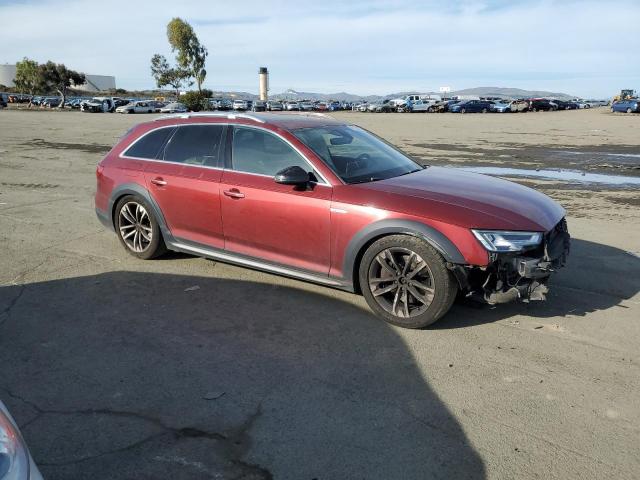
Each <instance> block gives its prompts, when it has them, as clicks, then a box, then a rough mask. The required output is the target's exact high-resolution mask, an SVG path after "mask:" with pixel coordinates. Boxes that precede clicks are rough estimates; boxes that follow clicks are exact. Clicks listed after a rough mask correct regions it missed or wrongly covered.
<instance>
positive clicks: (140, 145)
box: [124, 127, 175, 160]
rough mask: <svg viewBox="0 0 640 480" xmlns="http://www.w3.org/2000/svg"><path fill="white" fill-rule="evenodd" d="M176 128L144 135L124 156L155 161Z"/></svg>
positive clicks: (166, 128) (161, 129) (163, 129)
mask: <svg viewBox="0 0 640 480" xmlns="http://www.w3.org/2000/svg"><path fill="white" fill-rule="evenodd" d="M174 130H175V127H165V128H159V129H157V130H153V131H152V132H149V133H147V134H146V135H143V136H142V137H140V138H139V139H138V141H136V142H135V143H134V144H133V145H131V146H130V147H129V148H128V149H127V150H126V152H124V155H125V156H126V157H136V158H148V159H150V160H155V159H156V158H158V154H159V153H160V150H161V149H162V147H163V145H164V144H165V142H166V141H167V139H168V138H169V137H170V136H171V134H172V133H173V131H174Z"/></svg>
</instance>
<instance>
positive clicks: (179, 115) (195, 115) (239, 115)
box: [154, 112, 265, 123]
mask: <svg viewBox="0 0 640 480" xmlns="http://www.w3.org/2000/svg"><path fill="white" fill-rule="evenodd" d="M198 117H219V118H228V119H230V120H232V119H234V118H246V119H247V120H253V121H254V122H258V123H265V121H264V120H262V119H261V118H259V117H256V116H255V115H250V114H248V113H240V112H238V113H222V112H198V113H195V112H190V113H172V114H169V115H161V116H160V117H158V118H154V121H159V120H170V119H172V118H198Z"/></svg>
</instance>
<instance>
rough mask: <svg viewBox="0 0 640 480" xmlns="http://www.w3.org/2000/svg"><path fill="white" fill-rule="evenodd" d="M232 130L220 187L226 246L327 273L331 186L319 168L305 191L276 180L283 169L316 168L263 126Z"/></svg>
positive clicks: (293, 265)
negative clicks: (227, 158) (230, 154)
mask: <svg viewBox="0 0 640 480" xmlns="http://www.w3.org/2000/svg"><path fill="white" fill-rule="evenodd" d="M232 133H233V138H232V140H231V142H230V143H231V144H232V156H231V158H230V159H229V161H230V164H229V165H228V168H227V169H225V171H224V174H223V177H222V182H221V187H220V189H221V196H220V201H221V204H222V221H223V225H224V238H225V248H226V250H228V251H231V252H235V253H239V254H242V255H246V256H250V257H255V258H259V259H264V260H268V261H270V262H275V263H279V264H283V265H287V266H290V267H294V268H299V269H305V270H311V271H314V272H316V273H320V274H324V275H328V273H329V260H330V259H329V244H330V213H329V208H330V204H331V195H332V191H333V188H332V187H331V185H329V184H328V183H326V182H324V181H323V180H322V179H321V177H320V175H319V174H318V173H317V172H315V173H314V175H316V177H317V179H318V182H317V183H312V184H311V185H309V188H307V189H304V188H299V187H295V186H292V185H281V184H278V183H276V182H275V181H274V179H273V177H274V175H275V174H276V173H277V172H278V171H280V170H282V169H283V168H286V167H290V166H295V165H298V166H300V167H302V168H303V169H304V170H305V171H307V172H314V168H313V166H312V165H311V164H310V163H309V162H308V161H307V160H306V159H305V158H304V157H303V156H302V155H301V154H300V153H299V152H298V151H297V150H295V149H294V148H293V147H292V146H291V144H289V143H288V142H286V141H285V140H284V139H282V138H281V137H280V136H277V135H276V134H274V133H271V132H269V131H267V130H264V129H261V128H255V127H248V126H235V127H234V128H233V132H232Z"/></svg>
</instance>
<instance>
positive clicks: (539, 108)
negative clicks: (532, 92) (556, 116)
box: [529, 98, 558, 112]
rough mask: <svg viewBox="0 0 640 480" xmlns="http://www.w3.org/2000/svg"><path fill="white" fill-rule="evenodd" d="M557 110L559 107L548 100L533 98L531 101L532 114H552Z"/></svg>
mask: <svg viewBox="0 0 640 480" xmlns="http://www.w3.org/2000/svg"><path fill="white" fill-rule="evenodd" d="M557 109H558V106H557V105H556V104H555V103H553V102H552V101H551V100H548V99H546V98H532V99H531V100H530V101H529V110H531V111H532V112H551V111H554V110H557Z"/></svg>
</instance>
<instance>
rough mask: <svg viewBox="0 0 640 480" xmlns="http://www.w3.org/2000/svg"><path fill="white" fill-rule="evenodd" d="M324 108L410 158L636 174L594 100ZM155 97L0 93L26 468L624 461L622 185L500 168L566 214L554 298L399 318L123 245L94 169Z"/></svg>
mask: <svg viewBox="0 0 640 480" xmlns="http://www.w3.org/2000/svg"><path fill="white" fill-rule="evenodd" d="M336 116H338V117H340V118H345V119H348V120H349V121H352V122H354V123H356V124H359V125H361V126H363V127H365V128H368V129H370V130H372V131H374V132H375V133H377V134H379V135H381V136H383V137H384V138H386V139H388V140H389V141H391V142H392V143H395V144H397V145H399V146H400V147H401V148H403V149H405V150H407V151H408V152H410V153H411V154H412V155H415V156H417V157H418V158H420V159H421V160H422V161H424V162H425V163H431V164H439V165H454V166H460V165H466V166H469V165H474V166H477V165H491V166H503V165H504V166H511V167H521V168H534V169H535V168H546V167H552V168H571V169H576V168H577V169H584V170H585V171H595V172H598V173H605V174H606V173H612V174H616V175H627V176H631V177H636V176H640V169H638V166H639V164H640V159H639V158H638V157H637V156H636V155H638V154H640V136H638V134H637V132H638V127H639V126H640V116H632V115H624V114H623V115H619V114H611V113H610V112H609V111H608V110H606V109H593V110H591V111H589V110H586V111H569V112H552V113H535V114H514V115H509V114H505V115H500V114H487V115H480V114H478V115H455V114H442V115H439V114H424V115H420V114H414V115H412V114H366V113H352V112H343V113H338V114H336ZM152 117H153V116H136V115H127V116H120V115H115V114H82V113H79V112H41V111H36V112H33V111H9V110H4V111H0V246H1V247H2V248H0V365H2V368H0V398H1V399H2V400H3V401H4V402H5V403H6V404H7V406H8V407H9V409H10V410H11V411H12V413H13V415H14V416H15V418H16V420H17V421H18V423H19V424H20V426H21V428H22V431H23V434H24V437H25V440H26V442H27V443H28V444H29V446H30V448H31V451H32V454H33V456H34V458H35V460H36V462H37V463H38V464H39V465H40V466H41V470H42V471H43V473H44V475H45V478H47V479H87V478H92V479H114V480H115V479H119V480H121V479H137V480H138V479H158V478H175V479H183V478H184V479H187V478H188V479H200V478H237V479H240V478H242V479H266V478H277V479H307V480H311V479H319V480H320V479H323V480H324V479H347V478H349V479H356V478H361V479H385V480H388V479H396V478H415V479H417V478H442V479H458V478H495V479H512V478H545V479H569V478H572V479H573V478H575V479H585V478H616V479H635V478H638V472H640V442H639V441H638V438H639V433H640V404H639V403H638V401H637V399H638V397H639V396H640V381H639V378H640V376H639V373H640V368H639V364H640V357H639V356H638V345H639V343H640V323H639V322H638V319H639V318H640V294H639V291H640V209H639V208H638V206H639V205H640V189H638V188H635V189H634V188H630V187H606V186H602V185H600V186H590V185H585V184H563V183H560V182H557V181H548V180H545V181H536V180H532V179H521V180H518V181H520V182H522V183H525V184H527V185H531V186H533V187H534V188H538V189H541V190H542V191H544V192H545V193H547V194H548V195H550V196H552V197H553V198H555V199H556V200H558V201H559V202H561V203H562V204H563V205H564V206H565V208H566V209H567V211H568V223H569V229H570V231H571V234H572V237H573V244H572V252H571V257H570V262H569V266H568V267H567V268H565V269H564V270H562V271H561V272H559V273H558V274H557V276H556V277H555V278H554V280H553V283H552V285H551V294H550V298H549V300H548V301H547V302H545V303H532V304H528V305H526V304H509V305H502V306H498V307H495V308H493V307H488V306H474V305H471V304H457V305H455V306H454V307H453V309H452V311H451V312H450V313H449V314H448V315H447V316H446V317H445V318H443V319H442V320H441V321H440V322H438V323H437V324H436V325H434V326H433V327H432V328H430V329H426V330H421V331H410V330H402V329H398V328H394V327H391V326H388V325H386V324H385V323H383V322H381V321H379V320H377V319H376V318H375V317H373V316H372V314H371V313H370V312H369V310H368V308H367V306H366V304H365V302H364V300H363V299H362V298H360V297H358V296H355V295H351V294H348V293H344V292H340V291H336V290H331V289H327V288H323V287H318V286H314V285H310V284H306V283H302V282H298V281H296V280H290V279H286V278H282V277H277V276H273V275H269V274H266V273H261V272H256V271H251V270H247V269H243V268H238V267H234V266H230V265H225V264H222V263H217V262H212V261H208V260H204V259H199V258H194V257H189V256H186V255H178V254H172V255H168V256H167V257H165V258H163V259H161V260H157V261H149V262H144V261H139V260H136V259H134V258H133V257H131V256H129V255H127V254H126V252H124V251H123V249H122V248H121V247H120V245H119V243H118V242H117V239H116V238H115V236H114V234H113V233H110V232H107V231H105V229H104V228H103V227H102V226H101V225H100V223H99V222H98V221H97V219H96V218H95V214H94V210H93V208H94V206H93V193H94V188H95V167H96V164H97V163H98V162H99V161H100V159H101V157H102V156H103V155H104V153H105V152H106V151H107V150H108V149H109V148H110V147H111V146H112V145H113V144H114V143H115V142H116V141H117V139H118V138H119V137H120V136H121V135H122V134H123V133H124V132H126V130H127V129H128V128H129V127H130V126H131V125H133V124H135V123H137V122H140V121H144V120H148V119H150V118H152ZM566 152H573V153H571V154H567V153H566Z"/></svg>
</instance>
